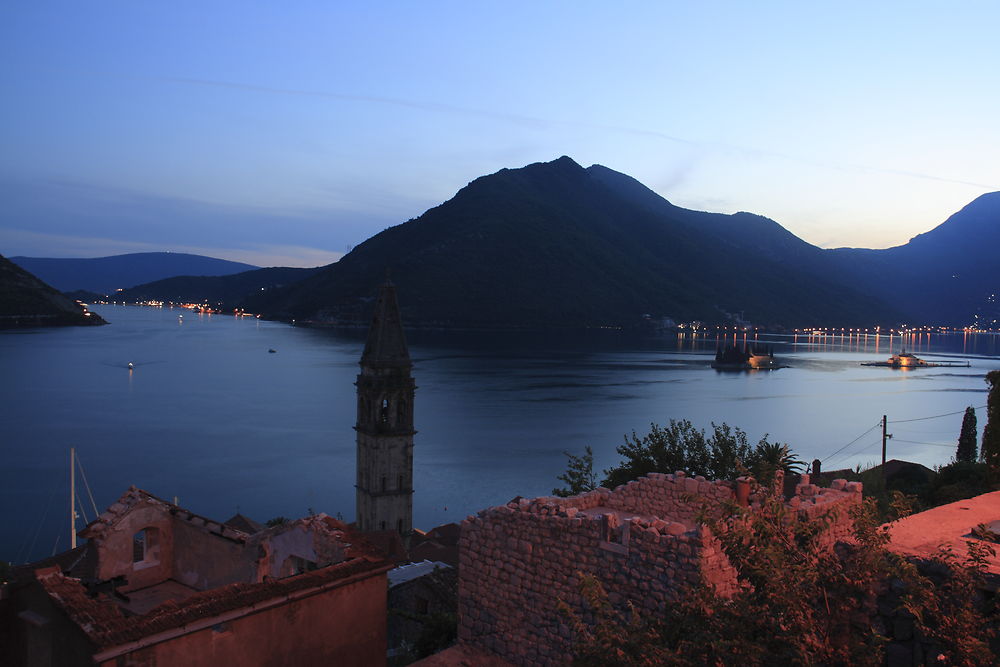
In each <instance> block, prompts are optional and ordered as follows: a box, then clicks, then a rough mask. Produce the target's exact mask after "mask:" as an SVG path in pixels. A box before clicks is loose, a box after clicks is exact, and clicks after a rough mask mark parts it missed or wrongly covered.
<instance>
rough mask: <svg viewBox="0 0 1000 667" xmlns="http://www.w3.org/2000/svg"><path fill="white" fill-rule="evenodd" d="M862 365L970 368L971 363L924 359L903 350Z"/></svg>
mask: <svg viewBox="0 0 1000 667" xmlns="http://www.w3.org/2000/svg"><path fill="white" fill-rule="evenodd" d="M861 365H862V366H880V367H882V368H934V367H936V366H961V367H963V368H968V367H969V366H970V365H971V364H970V363H969V362H968V361H967V362H965V363H964V364H963V363H959V362H952V361H944V362H941V361H936V362H935V361H924V360H923V359H921V358H920V357H918V356H917V355H915V354H913V353H912V352H907V351H906V350H903V351H902V352H900V353H899V354H894V355H892V356H891V357H889V358H888V359H887V360H885V361H865V362H862V364H861Z"/></svg>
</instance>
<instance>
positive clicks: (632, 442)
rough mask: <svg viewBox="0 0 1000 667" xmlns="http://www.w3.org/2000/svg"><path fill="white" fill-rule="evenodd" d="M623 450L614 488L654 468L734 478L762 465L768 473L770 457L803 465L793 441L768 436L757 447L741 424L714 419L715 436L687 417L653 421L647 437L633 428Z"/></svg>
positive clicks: (611, 475)
mask: <svg viewBox="0 0 1000 667" xmlns="http://www.w3.org/2000/svg"><path fill="white" fill-rule="evenodd" d="M782 451H784V454H781V452H782ZM617 452H618V454H620V455H621V456H622V457H623V460H622V462H621V463H619V464H618V465H617V466H614V467H612V468H609V469H608V470H605V471H604V474H605V475H606V478H605V480H604V481H603V482H602V484H603V485H604V486H607V487H612V488H613V487H615V486H618V485H619V484H624V483H626V482H629V481H631V480H633V479H637V478H639V477H642V476H644V475H645V474H647V473H651V472H674V471H675V470H684V471H685V472H688V473H690V474H692V475H704V476H705V477H707V478H709V479H732V478H733V477H737V476H739V475H742V474H747V473H748V472H752V471H753V468H754V466H755V465H758V464H759V465H760V466H762V467H761V470H762V471H763V470H764V469H765V468H766V466H767V465H768V462H769V461H775V462H776V465H778V466H779V467H784V466H785V465H788V466H791V467H794V465H796V464H797V463H798V459H796V458H795V457H794V456H792V455H791V454H790V452H789V451H788V447H787V445H779V444H777V443H772V442H769V441H768V440H767V436H766V435H765V436H764V437H763V438H761V439H760V441H759V442H758V443H757V445H756V447H754V446H751V445H750V443H749V441H748V439H747V434H746V432H745V431H743V430H742V429H740V428H737V427H731V426H729V425H728V424H726V423H723V424H715V423H713V424H712V434H711V436H706V435H705V431H704V430H699V429H697V428H695V427H694V425H693V424H691V422H690V421H688V420H686V419H681V420H676V419H671V420H670V423H669V424H667V426H665V427H664V426H660V425H659V424H650V430H649V433H647V434H646V435H644V436H642V437H639V435H638V434H637V433H636V432H635V431H633V432H632V435H631V436H625V444H623V445H621V446H619V447H618V448H617Z"/></svg>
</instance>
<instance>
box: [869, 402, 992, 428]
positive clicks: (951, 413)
mask: <svg viewBox="0 0 1000 667" xmlns="http://www.w3.org/2000/svg"><path fill="white" fill-rule="evenodd" d="M985 407H986V406H985V405H980V406H978V407H975V408H972V409H973V410H982V409H983V408H985ZM963 412H965V410H959V411H957V412H946V413H944V414H943V415H934V416H932V417H917V418H916V419H895V420H893V421H890V422H889V423H890V424H905V423H906V422H920V421H924V420H925V419H938V418H940V417H951V416H952V415H960V414H962V413H963Z"/></svg>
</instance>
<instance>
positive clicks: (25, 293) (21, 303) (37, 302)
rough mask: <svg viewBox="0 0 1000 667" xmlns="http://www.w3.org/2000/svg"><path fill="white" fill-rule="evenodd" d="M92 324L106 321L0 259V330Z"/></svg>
mask: <svg viewBox="0 0 1000 667" xmlns="http://www.w3.org/2000/svg"><path fill="white" fill-rule="evenodd" d="M94 324H107V322H105V321H104V320H103V319H101V317H100V316H99V315H98V314H97V313H91V312H89V311H87V310H86V309H85V308H83V307H82V306H80V305H79V304H78V303H76V302H75V301H73V300H72V299H70V298H68V297H67V296H65V295H63V294H61V293H60V292H58V291H56V290H55V289H53V288H52V287H50V286H48V285H46V284H45V283H43V282H42V281H41V280H39V279H38V278H36V277H35V276H33V275H31V274H30V273H28V272H27V271H25V270H24V269H22V268H21V267H19V266H17V265H16V264H14V263H13V262H11V261H10V260H8V259H7V258H5V257H3V256H0V329H8V328H13V327H37V326H68V325H94Z"/></svg>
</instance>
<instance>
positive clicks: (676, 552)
mask: <svg viewBox="0 0 1000 667" xmlns="http://www.w3.org/2000/svg"><path fill="white" fill-rule="evenodd" d="M805 481H808V480H805ZM733 486H734V485H732V484H729V483H727V482H708V481H707V480H704V479H702V478H688V477H687V476H685V475H684V474H683V473H675V474H660V473H652V474H650V475H648V476H647V477H645V478H642V479H639V480H636V481H634V482H630V483H629V484H626V485H623V486H620V487H618V488H617V489H615V490H614V491H609V490H607V489H599V490H597V491H592V492H590V493H586V494H582V495H580V496H575V497H572V498H538V499H534V500H529V499H518V500H516V501H511V502H510V503H508V504H507V505H505V506H501V507H494V508H491V509H488V510H484V511H482V512H480V513H479V514H478V515H476V516H472V517H469V518H468V519H466V520H465V521H464V522H463V524H462V533H461V539H460V542H459V547H460V556H459V558H460V561H459V575H460V577H459V640H460V641H461V642H464V643H469V644H474V645H477V646H480V647H482V648H485V649H487V650H489V651H492V652H493V653H496V654H498V655H500V656H501V657H503V658H505V659H506V660H509V661H510V662H512V663H514V664H517V665H555V664H563V663H565V662H566V661H567V659H568V656H569V655H570V649H571V640H572V637H571V633H570V629H569V625H568V622H567V619H566V618H565V617H563V616H562V615H561V614H560V612H559V611H558V603H559V601H563V602H565V603H566V604H567V605H569V607H570V608H571V609H572V610H573V611H574V613H576V614H577V615H579V616H581V617H582V618H584V620H587V618H588V615H587V613H586V611H585V609H584V605H583V598H582V595H581V592H580V582H581V577H582V576H585V575H593V576H594V577H596V578H597V579H598V580H599V581H600V582H601V583H602V585H603V586H604V588H605V590H606V591H607V593H608V597H609V600H610V602H611V603H612V604H615V605H621V604H623V603H625V602H626V601H632V602H633V603H635V604H636V605H638V606H639V607H640V608H641V609H644V610H645V611H647V612H655V611H656V610H658V609H663V608H664V607H665V606H666V605H667V604H670V602H671V600H673V599H676V597H677V596H679V595H683V594H684V591H685V590H687V589H688V588H689V587H690V586H692V585H694V584H697V583H699V582H701V581H704V582H706V583H707V584H709V585H711V586H713V587H714V588H715V590H716V591H717V593H718V594H720V595H731V594H732V593H734V592H735V590H736V586H737V582H736V573H735V570H734V569H733V567H732V566H731V565H730V563H729V561H728V559H727V558H726V556H725V554H724V553H723V552H722V549H721V546H720V545H719V542H718V541H717V540H716V539H715V538H714V537H713V536H712V534H711V532H710V531H709V530H708V529H707V528H706V527H705V526H703V525H700V524H698V523H697V522H696V520H695V517H696V515H697V514H698V512H701V511H708V512H709V513H712V512H720V513H721V512H722V511H724V508H725V507H726V506H727V503H726V501H729V500H731V499H733V498H734V490H733ZM800 487H801V489H800V491H801V493H798V494H797V495H796V496H795V497H794V498H793V499H792V501H791V502H790V508H792V506H794V509H795V510H797V511H798V513H799V515H801V516H806V517H810V518H811V517H814V516H817V515H819V514H822V513H826V512H829V513H830V514H831V516H832V517H833V518H832V520H831V525H830V528H829V530H830V535H831V538H830V539H831V540H833V539H836V538H835V537H834V536H840V535H846V533H847V531H849V529H850V526H849V525H846V526H843V525H841V524H842V523H844V522H843V517H846V513H844V512H843V509H844V508H845V507H846V506H848V505H850V504H851V503H855V502H857V501H859V500H860V496H861V494H860V490H861V488H860V485H855V486H853V487H851V488H850V489H848V488H847V485H846V484H844V485H839V486H838V488H834V489H823V490H820V489H818V488H817V487H814V486H812V485H809V484H801V485H800Z"/></svg>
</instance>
